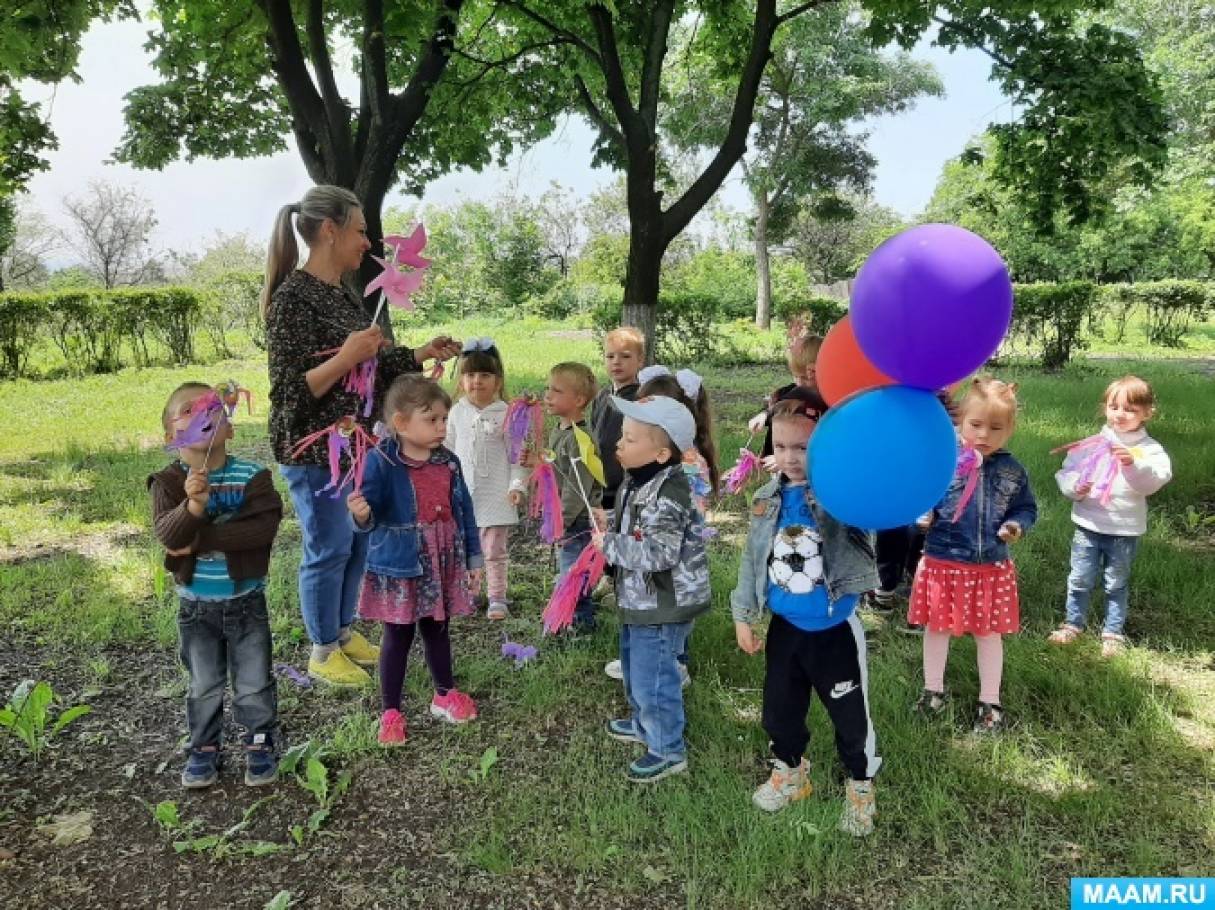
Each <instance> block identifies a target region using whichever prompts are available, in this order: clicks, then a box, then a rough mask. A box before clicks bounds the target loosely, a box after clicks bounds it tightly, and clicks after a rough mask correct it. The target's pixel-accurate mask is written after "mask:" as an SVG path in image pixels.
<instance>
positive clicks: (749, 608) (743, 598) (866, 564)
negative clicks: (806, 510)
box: [730, 475, 878, 625]
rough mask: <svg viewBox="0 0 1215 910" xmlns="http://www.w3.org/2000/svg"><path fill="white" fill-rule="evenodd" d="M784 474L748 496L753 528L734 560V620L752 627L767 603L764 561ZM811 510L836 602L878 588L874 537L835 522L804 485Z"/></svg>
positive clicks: (773, 530)
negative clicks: (735, 570)
mask: <svg viewBox="0 0 1215 910" xmlns="http://www.w3.org/2000/svg"><path fill="white" fill-rule="evenodd" d="M783 479H784V478H783V477H782V476H779V475H778V476H777V477H774V478H773V479H772V480H770V481H769V482H768V483H766V484H764V485H763V486H762V487H760V488H759V489H758V490H757V491H756V492H755V496H754V498H753V499H752V500H751V529H750V531H749V532H748V533H747V545H746V549H745V551H744V552H743V556H742V559H741V560H740V561H739V564H738V585H737V586H736V587H735V588H734V593H733V594H731V595H730V612H731V614H732V615H733V617H734V621H735V622H745V623H747V624H748V625H754V624H755V623H757V622H759V620H760V619H761V618H762V616H763V611H764V609H765V607H767V604H768V560H769V558H770V557H771V556H772V544H773V542H774V541H775V539H776V532H777V524H778V523H779V522H780V502H781V496H780V494H781V484H782V482H783ZM805 489H806V498H807V500H808V501H809V504H810V511H811V512H812V513H813V515H814V521H815V523H816V524H817V525H818V530H819V534H821V535H822V538H823V542H822V552H823V576H824V579H825V581H826V585H827V597H828V598H829V599H830V600H832V601H836V600H839V599H840V598H841V597H844V596H846V595H848V594H863V593H864V592H866V591H872V590H873V589H874V588H876V587H877V586H878V576H877V565H876V563H875V562H874V549H873V545H874V541H873V535H872V534H871V533H870V532H868V531H862V530H861V529H860V528H854V527H851V526H849V525H846V524H842V523H841V522H838V521H836V520H835V519H834V518H832V517H831V516H830V515H828V514H827V512H826V510H824V509H823V507H822V506H820V505H819V504H818V500H816V499H815V498H814V495H813V493H812V492H811V491H810V486H809V484H807V485H806V488H805Z"/></svg>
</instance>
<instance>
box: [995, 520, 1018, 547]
mask: <svg viewBox="0 0 1215 910" xmlns="http://www.w3.org/2000/svg"><path fill="white" fill-rule="evenodd" d="M1021 533H1022V531H1021V526H1020V525H1019V524H1017V523H1016V522H1015V521H1006V522H1004V524H1002V525H1000V530H999V531H997V532H996V536H997V537H999V538H1000V539H1001V540H1002V541H1004V542H1005V543H1012V542H1013V541H1014V540H1020V539H1021Z"/></svg>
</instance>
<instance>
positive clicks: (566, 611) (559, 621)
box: [541, 544, 607, 635]
mask: <svg viewBox="0 0 1215 910" xmlns="http://www.w3.org/2000/svg"><path fill="white" fill-rule="evenodd" d="M605 568H607V560H606V559H605V558H604V555H603V553H602V551H600V550H599V548H598V547H596V546H594V545H593V544H587V545H586V546H585V547H584V548H583V550H582V552H581V553H579V554H578V558H577V559H576V560H575V561H574V564H573V565H572V566H570V570H569V572H567V573H566V575H565V577H564V578H562V579H561V581H559V582H557V586H556V587H555V588H553V594H552V596H551V597H550V598H549V600H548V606H547V607H545V608H544V612H543V613H542V614H541V618H542V619H543V620H544V634H545V635H553V634H555V633H557V632H560V631H562V630H564V629H568V628H569V627H570V626H571V625H573V623H574V611H575V610H576V609H577V608H578V601H579V600H580V599H581V598H582V597H583V596H584V595H586V594H589V593H590V592H591V591H592V590H594V588H595V585H597V584H599V579H601V578H603V572H604V569H605Z"/></svg>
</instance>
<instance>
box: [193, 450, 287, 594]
mask: <svg viewBox="0 0 1215 910" xmlns="http://www.w3.org/2000/svg"><path fill="white" fill-rule="evenodd" d="M182 467H183V468H185V469H186V472H187V473H189V468H188V467H187V466H186V465H182ZM263 470H265V469H264V468H263V467H262V466H261V465H259V464H256V463H254V462H252V461H245V460H244V459H242V458H236V457H235V456H232V455H229V456H228V460H227V461H225V462H224V464H223V466H222V467H221V468H219V469H218V470H216V471H212V472H211V474H210V477H209V480H210V482H211V496H210V498H209V499H208V500H207V516H208V517H209V518H210V519H211V521H212V523H213V524H221V523H222V522H225V521H230V520H231V519H232V517H233V516H234V515H235V514H236V513H237V512H238V511H239V510H240V507H241V506H242V505H244V502H245V487H246V486H247V485H248V483H249V481H250V480H252V479H253V476H254V475H255V474H257V473H259V472H261V471H263ZM265 586H266V579H264V578H245V579H242V580H240V581H235V580H234V579H233V578H232V577H231V576H230V575H229V574H228V558H227V557H226V556H224V554H223V553H221V552H219V551H218V550H213V551H211V552H209V553H198V554H197V555H196V560H195V563H194V577H193V578H191V579H190V583H189V584H188V585H178V586H177V593H178V594H179V595H180V596H181V597H184V598H186V599H187V600H229V599H231V598H233V597H240V596H241V595H243V594H248V593H249V592H250V591H256V590H258V589H260V588H264V587H265Z"/></svg>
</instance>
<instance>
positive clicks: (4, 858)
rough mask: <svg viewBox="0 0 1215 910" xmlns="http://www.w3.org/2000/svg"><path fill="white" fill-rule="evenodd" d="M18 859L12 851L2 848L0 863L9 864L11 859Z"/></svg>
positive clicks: (0, 848)
mask: <svg viewBox="0 0 1215 910" xmlns="http://www.w3.org/2000/svg"><path fill="white" fill-rule="evenodd" d="M16 858H17V854H16V853H14V852H13V851H12V850H7V849H5V848H4V847H0V863H4V862H8V861H9V860H10V859H16Z"/></svg>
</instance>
